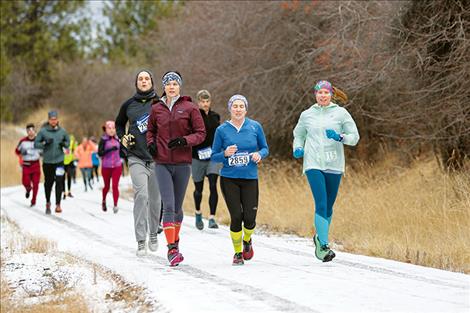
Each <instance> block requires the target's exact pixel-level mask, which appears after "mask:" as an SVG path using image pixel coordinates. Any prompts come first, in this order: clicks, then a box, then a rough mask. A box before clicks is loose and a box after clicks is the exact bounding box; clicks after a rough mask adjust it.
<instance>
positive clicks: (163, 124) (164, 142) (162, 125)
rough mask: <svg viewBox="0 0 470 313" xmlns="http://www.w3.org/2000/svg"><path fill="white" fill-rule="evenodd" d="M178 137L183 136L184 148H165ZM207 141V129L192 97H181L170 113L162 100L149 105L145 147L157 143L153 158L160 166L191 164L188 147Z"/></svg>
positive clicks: (189, 148)
mask: <svg viewBox="0 0 470 313" xmlns="http://www.w3.org/2000/svg"><path fill="white" fill-rule="evenodd" d="M177 137H184V138H185V139H186V141H187V143H188V145H187V146H185V147H177V148H174V149H169V148H168V142H169V141H170V140H172V139H175V138H177ZM205 138H206V128H205V127H204V120H203V119H202V116H201V113H200V112H199V108H198V107H197V106H196V105H195V104H194V103H192V102H191V98H190V97H187V96H181V97H180V98H179V99H178V100H177V101H176V102H175V104H174V105H173V108H172V110H171V111H170V109H169V108H168V106H167V105H166V104H165V103H163V102H162V101H161V100H160V101H158V102H157V103H155V104H154V105H153V106H152V112H151V113H150V118H149V120H148V126H147V145H149V144H151V143H153V142H156V143H157V154H156V156H154V157H153V159H154V160H155V162H157V163H159V164H184V163H187V164H190V163H191V162H192V153H191V147H192V146H196V145H198V144H200V143H201V142H203V141H204V139H205Z"/></svg>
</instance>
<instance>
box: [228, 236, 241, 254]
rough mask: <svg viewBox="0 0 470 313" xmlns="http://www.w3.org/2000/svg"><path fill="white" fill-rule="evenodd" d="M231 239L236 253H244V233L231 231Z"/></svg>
mask: <svg viewBox="0 0 470 313" xmlns="http://www.w3.org/2000/svg"><path fill="white" fill-rule="evenodd" d="M230 237H232V243H233V249H234V250H235V253H239V252H242V231H237V232H233V231H230Z"/></svg>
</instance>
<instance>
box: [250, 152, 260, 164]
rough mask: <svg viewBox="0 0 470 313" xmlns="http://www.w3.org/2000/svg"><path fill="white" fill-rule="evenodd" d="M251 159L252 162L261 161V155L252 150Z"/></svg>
mask: <svg viewBox="0 0 470 313" xmlns="http://www.w3.org/2000/svg"><path fill="white" fill-rule="evenodd" d="M251 159H252V160H253V162H255V163H258V162H259V161H261V155H260V154H259V153H258V152H253V153H252V154H251Z"/></svg>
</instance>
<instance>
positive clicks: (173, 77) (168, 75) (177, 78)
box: [162, 72, 183, 88]
mask: <svg viewBox="0 0 470 313" xmlns="http://www.w3.org/2000/svg"><path fill="white" fill-rule="evenodd" d="M172 80H174V81H176V82H177V83H178V85H180V87H182V86H183V79H182V78H181V76H179V75H178V73H175V72H168V73H166V74H165V76H163V78H162V85H163V88H165V86H166V85H168V83H169V82H171V81H172Z"/></svg>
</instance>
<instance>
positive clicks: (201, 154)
mask: <svg viewBox="0 0 470 313" xmlns="http://www.w3.org/2000/svg"><path fill="white" fill-rule="evenodd" d="M196 99H197V102H198V105H199V111H200V112H201V116H202V119H203V120H204V127H205V128H206V139H204V141H203V142H202V143H201V144H199V145H197V146H194V147H193V148H192V157H193V162H192V164H191V172H192V178H193V182H194V193H193V197H194V205H195V208H196V212H195V217H196V228H197V229H199V230H202V229H203V228H204V222H203V221H202V212H201V201H202V191H203V189H204V178H205V177H207V178H208V180H209V190H210V194H209V209H210V215H209V224H208V226H209V228H219V226H218V225H217V223H216V221H215V213H216V210H217V202H218V200H219V195H218V194H217V178H218V177H219V174H220V169H221V168H222V164H221V163H216V162H213V161H211V160H210V158H211V154H212V143H213V141H214V134H215V130H216V129H217V127H219V125H220V115H219V114H217V113H216V112H214V111H212V110H211V94H210V93H209V91H207V90H200V91H199V92H198V93H197V95H196Z"/></svg>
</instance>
